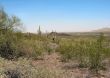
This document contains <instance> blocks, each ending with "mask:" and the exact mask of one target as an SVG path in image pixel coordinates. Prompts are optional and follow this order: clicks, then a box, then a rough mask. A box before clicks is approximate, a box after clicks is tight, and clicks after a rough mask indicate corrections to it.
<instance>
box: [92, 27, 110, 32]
mask: <svg viewBox="0 0 110 78" xmlns="http://www.w3.org/2000/svg"><path fill="white" fill-rule="evenodd" d="M92 32H110V28H101V29H97V30H93V31H92Z"/></svg>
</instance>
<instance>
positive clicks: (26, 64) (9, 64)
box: [0, 58, 65, 78]
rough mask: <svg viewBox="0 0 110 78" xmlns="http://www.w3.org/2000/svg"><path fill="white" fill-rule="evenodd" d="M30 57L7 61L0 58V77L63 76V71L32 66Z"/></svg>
mask: <svg viewBox="0 0 110 78" xmlns="http://www.w3.org/2000/svg"><path fill="white" fill-rule="evenodd" d="M31 62H32V60H31V59H26V58H24V59H23V58H19V59H18V61H9V60H5V59H3V58H0V77H1V78H65V76H63V74H64V73H63V71H62V72H61V71H59V70H51V69H48V68H46V67H42V66H33V65H32V63H31Z"/></svg>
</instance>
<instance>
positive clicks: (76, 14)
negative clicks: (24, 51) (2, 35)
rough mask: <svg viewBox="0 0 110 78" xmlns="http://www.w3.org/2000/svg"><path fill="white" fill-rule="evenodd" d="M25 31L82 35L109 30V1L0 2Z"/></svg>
mask: <svg viewBox="0 0 110 78" xmlns="http://www.w3.org/2000/svg"><path fill="white" fill-rule="evenodd" d="M0 5H2V6H3V7H4V8H5V11H6V12H7V13H8V14H9V15H16V16H18V17H19V18H20V19H21V20H22V22H23V23H24V27H25V31H28V32H37V29H38V26H39V25H40V26H41V29H42V31H44V32H45V31H52V30H56V31H57V32H79V31H83V32H84V31H91V30H94V29H98V28H103V27H110V0H0Z"/></svg>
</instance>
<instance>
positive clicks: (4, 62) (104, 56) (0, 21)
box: [0, 8, 110, 78]
mask: <svg viewBox="0 0 110 78" xmlns="http://www.w3.org/2000/svg"><path fill="white" fill-rule="evenodd" d="M21 26H22V22H21V21H20V19H19V18H18V17H16V16H10V15H8V14H7V13H6V12H5V11H4V9H3V8H1V9H0V78H93V77H98V78H102V77H103V78H109V77H110V75H109V73H107V75H106V74H103V73H101V72H108V71H110V69H109V66H110V42H109V41H110V40H109V37H108V36H106V37H105V36H104V34H103V33H100V34H99V35H98V36H91V37H90V36H89V37H88V36H85V37H74V36H71V35H69V36H64V35H63V36H61V35H60V36H57V35H56V36H55V38H53V36H52V35H49V34H42V33H41V31H40V30H39V32H38V34H32V33H23V32H22V27H21ZM67 64H69V65H67ZM74 65H75V66H74ZM72 66H74V67H73V68H71V67H72ZM69 68H71V70H70V69H69ZM76 69H77V70H79V71H82V70H83V69H84V70H83V72H85V71H86V72H89V73H86V74H84V76H83V74H81V73H80V75H79V74H78V75H77V76H75V74H74V72H75V71H74V70H76Z"/></svg>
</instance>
